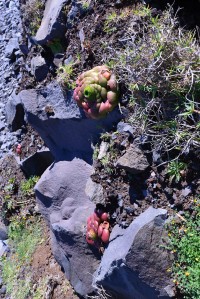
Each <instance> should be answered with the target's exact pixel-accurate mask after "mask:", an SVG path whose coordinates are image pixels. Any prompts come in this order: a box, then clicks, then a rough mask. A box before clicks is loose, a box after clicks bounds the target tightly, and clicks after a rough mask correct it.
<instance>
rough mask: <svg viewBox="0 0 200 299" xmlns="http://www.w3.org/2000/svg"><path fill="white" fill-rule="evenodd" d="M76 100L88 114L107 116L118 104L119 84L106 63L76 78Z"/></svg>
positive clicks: (93, 116) (91, 116)
mask: <svg viewBox="0 0 200 299" xmlns="http://www.w3.org/2000/svg"><path fill="white" fill-rule="evenodd" d="M73 98H74V100H75V101H76V102H77V104H78V106H79V107H82V108H83V110H84V112H85V114H86V116H87V117H89V118H93V119H99V118H103V117H105V116H106V115H107V114H108V113H109V112H110V111H112V110H113V109H114V108H115V107H116V105H117V104H118V84H117V80H116V77H115V75H114V74H113V73H112V72H111V71H110V70H109V68H108V67H107V66H105V65H102V66H96V67H94V68H93V69H92V70H89V71H87V72H84V73H82V74H81V75H80V76H79V77H78V79H77V80H76V88H75V90H74V94H73Z"/></svg>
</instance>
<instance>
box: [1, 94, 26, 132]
mask: <svg viewBox="0 0 200 299" xmlns="http://www.w3.org/2000/svg"><path fill="white" fill-rule="evenodd" d="M5 108H6V119H7V124H8V127H9V129H10V130H11V131H16V130H18V129H20V128H21V127H22V126H23V125H24V124H25V121H24V108H23V106H22V103H21V101H20V99H19V97H18V96H17V95H16V94H15V92H13V93H12V94H11V95H10V97H9V99H8V102H7V103H6V107H5Z"/></svg>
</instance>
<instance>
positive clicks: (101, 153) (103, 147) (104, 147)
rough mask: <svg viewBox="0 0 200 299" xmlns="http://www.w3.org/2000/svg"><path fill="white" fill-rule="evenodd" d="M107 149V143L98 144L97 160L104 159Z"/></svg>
mask: <svg viewBox="0 0 200 299" xmlns="http://www.w3.org/2000/svg"><path fill="white" fill-rule="evenodd" d="M108 148H109V143H108V142H105V141H102V142H101V144H100V149H99V155H98V160H101V159H102V158H104V157H105V156H106V154H107V151H108Z"/></svg>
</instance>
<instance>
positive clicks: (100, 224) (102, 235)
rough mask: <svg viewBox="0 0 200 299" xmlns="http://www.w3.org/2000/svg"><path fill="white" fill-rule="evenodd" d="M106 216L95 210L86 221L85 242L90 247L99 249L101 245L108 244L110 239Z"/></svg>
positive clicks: (104, 213)
mask: <svg viewBox="0 0 200 299" xmlns="http://www.w3.org/2000/svg"><path fill="white" fill-rule="evenodd" d="M108 218H109V217H108V214H107V213H106V212H103V211H102V210H97V209H96V210H95V211H94V213H93V214H92V215H90V216H89V217H88V219H87V232H86V241H87V243H88V244H90V245H94V246H95V247H97V248H100V247H101V245H102V243H108V241H109V237H110V231H109V226H110V224H109V222H108Z"/></svg>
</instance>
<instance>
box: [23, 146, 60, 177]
mask: <svg viewBox="0 0 200 299" xmlns="http://www.w3.org/2000/svg"><path fill="white" fill-rule="evenodd" d="M53 161H54V158H53V156H52V154H51V152H50V151H49V150H48V149H46V150H40V151H37V152H36V153H34V154H33V155H31V156H29V157H28V158H26V159H24V160H22V161H21V162H20V165H21V168H22V169H23V171H24V173H25V174H26V176H28V177H30V176H41V175H42V174H43V172H44V171H45V170H46V169H47V167H49V166H50V165H51V164H52V163H53Z"/></svg>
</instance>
